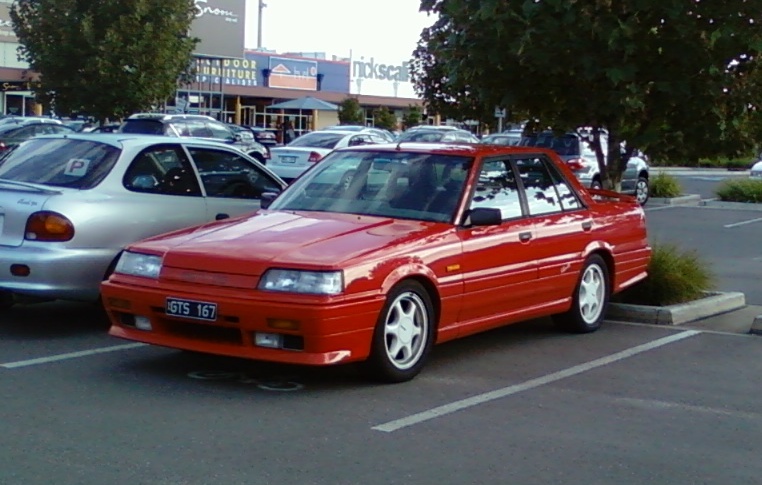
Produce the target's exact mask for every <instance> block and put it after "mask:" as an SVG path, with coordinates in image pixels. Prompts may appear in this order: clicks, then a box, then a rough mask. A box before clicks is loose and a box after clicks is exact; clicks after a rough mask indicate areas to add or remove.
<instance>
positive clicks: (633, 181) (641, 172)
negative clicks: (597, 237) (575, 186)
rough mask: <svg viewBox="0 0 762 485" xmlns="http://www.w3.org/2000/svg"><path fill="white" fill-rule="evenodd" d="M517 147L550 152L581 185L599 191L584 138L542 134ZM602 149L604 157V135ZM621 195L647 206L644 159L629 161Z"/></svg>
mask: <svg viewBox="0 0 762 485" xmlns="http://www.w3.org/2000/svg"><path fill="white" fill-rule="evenodd" d="M519 144H520V145H522V146H530V147H540V148H548V149H550V150H553V151H554V152H556V153H557V154H558V155H559V156H560V157H561V159H563V160H564V161H565V162H566V164H567V165H568V166H569V168H571V169H572V171H573V172H574V174H575V175H576V176H577V178H579V179H580V181H581V182H582V184H583V185H585V186H587V187H591V188H594V189H597V188H601V187H602V181H601V170H600V167H599V166H598V158H597V157H596V155H595V152H594V151H593V150H592V148H591V147H590V144H589V143H588V142H587V141H586V140H585V137H584V136H583V135H581V134H579V133H566V134H563V135H560V136H559V135H556V134H555V133H553V132H552V131H544V132H541V133H537V134H529V135H526V136H524V137H522V139H521V142H520V143H519ZM601 147H602V149H603V152H604V153H607V151H608V138H607V136H605V135H602V136H601ZM621 191H622V193H625V194H631V195H634V196H635V198H636V199H637V200H638V202H639V203H640V204H641V205H644V204H645V203H646V202H648V197H649V194H650V192H649V166H648V162H647V160H646V159H645V157H644V156H632V157H630V160H629V161H628V163H627V167H626V169H625V171H624V174H623V175H622V188H621Z"/></svg>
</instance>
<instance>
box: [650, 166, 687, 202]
mask: <svg viewBox="0 0 762 485" xmlns="http://www.w3.org/2000/svg"><path fill="white" fill-rule="evenodd" d="M649 182H650V183H649V185H650V188H649V190H650V192H651V197H677V196H678V195H680V194H681V193H682V192H683V190H682V187H680V182H679V181H678V180H677V178H676V177H673V176H672V175H670V174H668V173H664V172H662V173H658V174H656V176H654V177H651V180H650V181H649Z"/></svg>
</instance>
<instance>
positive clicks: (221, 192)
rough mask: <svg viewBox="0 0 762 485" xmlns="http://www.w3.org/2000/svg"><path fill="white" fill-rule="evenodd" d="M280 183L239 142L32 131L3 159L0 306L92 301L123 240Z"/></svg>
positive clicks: (219, 215)
mask: <svg viewBox="0 0 762 485" xmlns="http://www.w3.org/2000/svg"><path fill="white" fill-rule="evenodd" d="M284 187H285V183H284V182H283V181H282V180H281V179H280V178H278V176H276V175H275V174H273V173H272V172H271V171H270V170H269V169H267V168H266V167H265V166H263V165H262V164H260V163H259V162H257V161H256V160H254V159H253V158H251V157H249V156H247V155H246V154H244V153H243V152H241V151H239V150H238V149H236V148H233V147H231V146H229V145H226V144H223V143H216V142H210V141H204V140H197V139H192V138H184V139H168V138H167V137H160V136H150V135H132V134H118V133H116V134H110V133H109V134H107V133H97V134H89V133H88V134H67V135H51V136H44V137H38V138H35V139H33V140H29V141H27V142H25V143H23V144H21V145H20V146H19V147H18V148H16V149H15V150H14V151H12V152H11V153H9V154H8V155H7V156H6V157H5V158H4V159H2V160H0V309H2V308H7V307H9V306H11V305H12V304H13V303H15V302H18V301H19V300H22V301H27V300H31V301H34V300H51V299H64V300H77V301H97V300H98V298H99V285H100V282H101V281H102V280H103V279H104V278H105V277H106V276H108V275H109V274H110V272H111V271H112V270H113V267H114V264H115V262H116V260H117V256H118V254H119V252H120V250H121V249H122V248H123V247H124V246H125V245H126V244H128V243H131V242H133V241H137V240H140V239H144V238H147V237H150V236H154V235H158V234H161V233H164V232H169V231H173V230H176V229H181V228H184V227H187V226H193V225H197V224H201V223H204V222H207V221H214V220H219V219H225V218H228V217H234V216H238V215H242V214H245V213H249V212H253V211H255V210H257V209H259V207H260V199H261V196H262V194H263V193H267V192H276V193H277V192H280V191H281V190H282V189H283V188H284Z"/></svg>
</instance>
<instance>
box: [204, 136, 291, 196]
mask: <svg viewBox="0 0 762 485" xmlns="http://www.w3.org/2000/svg"><path fill="white" fill-rule="evenodd" d="M189 150H190V153H191V156H192V157H193V161H194V162H195V164H196V168H197V169H198V173H199V175H201V182H202V183H203V184H204V189H205V190H206V195H207V197H228V198H230V197H232V198H240V199H259V198H260V197H261V196H262V193H264V192H280V190H281V187H280V184H278V183H277V182H276V181H275V180H273V179H272V178H271V177H270V176H269V175H268V174H267V173H265V172H264V171H263V170H261V169H260V168H259V167H258V166H257V165H256V164H254V163H253V162H251V161H249V160H247V159H245V158H244V157H242V156H240V155H238V154H236V153H233V152H229V151H226V150H216V149H213V148H190V149H189Z"/></svg>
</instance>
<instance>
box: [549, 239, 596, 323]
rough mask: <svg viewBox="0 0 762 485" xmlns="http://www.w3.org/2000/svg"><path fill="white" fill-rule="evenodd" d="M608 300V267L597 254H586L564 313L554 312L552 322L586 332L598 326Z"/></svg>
mask: <svg viewBox="0 0 762 485" xmlns="http://www.w3.org/2000/svg"><path fill="white" fill-rule="evenodd" d="M608 302H609V271H608V266H606V262H605V261H604V260H603V258H602V257H600V256H599V255H597V254H594V255H592V256H590V257H589V258H587V260H586V261H585V264H584V266H583V267H582V273H581V274H580V276H579V281H578V282H577V286H576V287H575V289H574V295H573V296H572V306H571V308H570V309H569V311H567V312H566V313H562V314H560V315H554V316H553V321H554V322H555V324H556V325H557V326H558V327H559V328H561V329H562V330H565V331H567V332H572V333H590V332H595V331H596V330H598V329H599V328H600V327H601V323H602V322H603V319H604V317H605V316H606V307H607V306H608Z"/></svg>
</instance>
